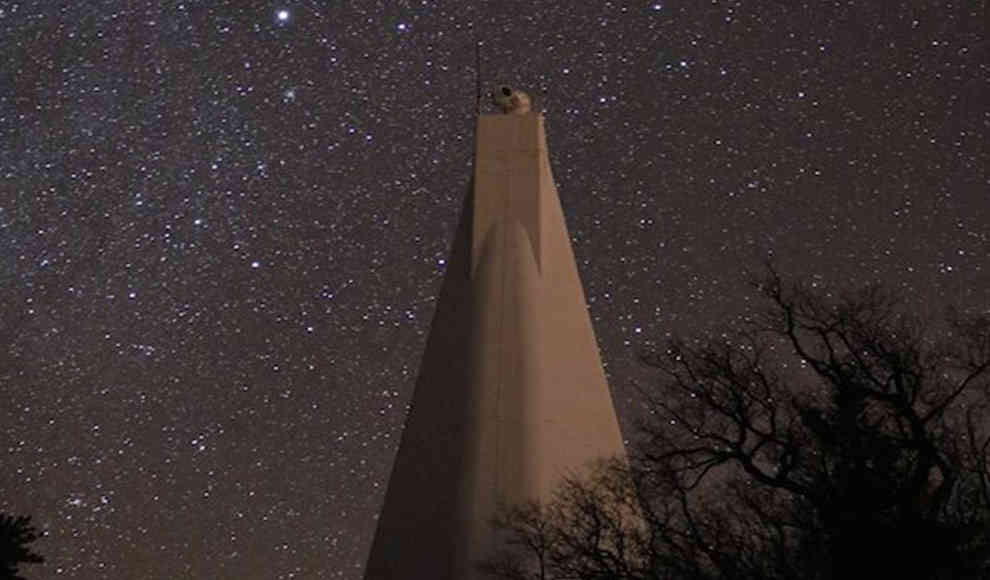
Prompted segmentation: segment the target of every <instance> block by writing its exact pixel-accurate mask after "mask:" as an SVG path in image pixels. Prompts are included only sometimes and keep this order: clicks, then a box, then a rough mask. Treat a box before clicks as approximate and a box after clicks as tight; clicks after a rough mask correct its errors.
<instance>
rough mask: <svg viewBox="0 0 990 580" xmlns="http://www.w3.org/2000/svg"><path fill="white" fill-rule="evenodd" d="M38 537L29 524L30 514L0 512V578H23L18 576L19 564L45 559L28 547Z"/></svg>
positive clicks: (20, 579)
mask: <svg viewBox="0 0 990 580" xmlns="http://www.w3.org/2000/svg"><path fill="white" fill-rule="evenodd" d="M39 537H40V536H39V535H38V531H37V530H36V529H35V528H34V526H32V525H31V517H30V516H10V515H7V514H5V513H0V580H24V578H23V577H22V576H18V574H19V572H20V570H18V567H19V565H20V564H38V563H41V562H44V561H45V559H44V558H42V557H41V556H39V555H38V554H35V553H34V552H32V551H31V549H30V548H29V547H28V544H30V543H31V542H34V541H35V540H37V539H38V538H39Z"/></svg>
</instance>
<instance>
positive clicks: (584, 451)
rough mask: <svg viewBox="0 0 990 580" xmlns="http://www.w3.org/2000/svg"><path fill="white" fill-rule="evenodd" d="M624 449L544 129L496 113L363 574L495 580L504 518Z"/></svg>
mask: <svg viewBox="0 0 990 580" xmlns="http://www.w3.org/2000/svg"><path fill="white" fill-rule="evenodd" d="M621 453H623V447H622V437H621V434H620V432H619V427H618V423H617V421H616V417H615V411H614V408H613V405H612V400H611V396H610V394H609V391H608V386H607V384H606V382H605V376H604V373H603V371H602V367H601V361H600V358H599V354H598V349H597V345H596V343H595V338H594V333H593V331H592V328H591V322H590V320H589V317H588V311H587V306H586V303H585V299H584V291H583V289H582V287H581V282H580V279H579V278H578V272H577V267H576V265H575V262H574V256H573V252H572V250H571V246H570V239H569V236H568V234H567V229H566V227H565V225H564V219H563V213H562V211H561V207H560V201H559V198H558V196H557V192H556V189H555V187H554V184H553V177H552V175H551V173H550V164H549V160H548V156H547V150H546V136H545V132H544V127H543V117H542V116H541V115H539V114H535V113H525V114H514V115H482V116H481V117H480V118H479V120H478V131H477V143H476V157H475V172H474V181H473V192H472V194H471V195H470V196H469V197H468V200H467V202H466V203H465V207H464V213H463V214H462V216H461V223H460V225H459V227H458V230H457V234H456V236H455V240H454V246H453V249H452V253H451V259H450V261H449V263H448V270H447V275H446V278H445V280H444V283H443V286H442V288H441V293H440V297H439V299H438V303H437V309H436V313H435V315H434V319H433V324H432V327H431V330H430V337H429V339H428V341H427V346H426V351H425V353H424V356H423V362H422V365H421V367H420V374H419V378H418V380H417V383H416V389H415V392H414V394H413V400H412V406H411V410H410V413H409V417H408V419H407V421H406V426H405V430H404V431H403V435H402V441H401V443H400V446H399V451H398V454H397V456H396V461H395V465H394V467H393V470H392V475H391V478H390V480H389V487H388V491H387V493H386V497H385V505H384V507H383V509H382V512H381V516H380V519H379V522H378V528H377V530H376V534H375V539H374V542H373V544H372V549H371V555H370V557H369V560H368V567H367V571H366V573H365V578H366V579H368V580H384V579H398V578H404V579H406V578H433V579H438V580H445V579H451V580H453V579H457V580H466V579H474V578H481V576H480V574H479V573H477V572H476V571H475V570H474V563H475V562H476V561H477V560H478V559H480V558H483V557H485V556H486V555H488V554H489V553H490V551H491V549H492V548H493V547H494V544H493V543H494V535H493V533H492V530H491V528H490V526H489V521H490V519H491V517H492V516H493V515H494V513H495V510H496V508H497V506H499V505H502V504H514V503H518V502H522V501H526V500H531V499H546V498H548V496H549V494H550V493H551V492H552V490H553V489H554V488H555V487H556V485H557V484H558V483H559V482H560V480H561V478H562V477H563V476H564V475H568V474H573V473H576V472H579V471H580V470H581V469H584V468H585V467H586V466H587V465H589V463H590V462H592V461H594V460H597V459H601V458H605V457H611V456H614V455H617V454H621Z"/></svg>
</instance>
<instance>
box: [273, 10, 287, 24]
mask: <svg viewBox="0 0 990 580" xmlns="http://www.w3.org/2000/svg"><path fill="white" fill-rule="evenodd" d="M275 16H276V17H277V18H278V21H279V22H285V21H287V20H288V19H289V11H288V10H286V9H284V8H283V9H281V10H279V11H278V12H276V13H275Z"/></svg>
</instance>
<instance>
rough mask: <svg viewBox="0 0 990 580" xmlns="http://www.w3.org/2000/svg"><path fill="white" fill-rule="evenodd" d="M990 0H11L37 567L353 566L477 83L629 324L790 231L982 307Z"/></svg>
mask: <svg viewBox="0 0 990 580" xmlns="http://www.w3.org/2000/svg"><path fill="white" fill-rule="evenodd" d="M987 19H988V14H987V10H986V2H984V1H976V0H961V1H956V2H885V1H881V0H867V1H863V2H855V1H841V2H839V1H834V2H812V3H808V4H805V5H803V6H800V7H799V6H798V2H770V1H751V2H746V1H738V2H732V1H726V2H723V1H717V0H712V1H705V2H701V1H683V2H674V1H662V2H622V1H618V0H616V1H612V2H559V3H558V2H516V1H502V2H441V3H434V2H426V1H422V2H392V1H389V2H370V1H361V2H337V1H333V2H329V1H325V0H321V1H316V0H310V1H306V2H302V1H300V2H284V3H277V2H263V1H256V0H236V1H235V0H228V1H216V2H206V1H202V2H201V1H196V0H185V1H179V0H161V1H157V2H148V1H138V0H130V1H122V0H121V1H113V0H103V1H96V0H91V1H85V0H40V1H31V0H29V1H26V2H11V1H3V0H0V338H2V343H0V437H2V439H0V443H2V444H0V454H2V463H0V510H3V511H8V512H14V513H19V514H28V515H32V516H34V521H35V523H36V524H37V525H38V526H39V527H41V528H43V529H44V530H46V532H47V537H45V538H43V539H42V540H39V541H38V542H37V543H36V544H34V547H35V549H36V550H37V551H38V552H40V553H42V554H43V555H45V556H46V557H47V559H48V563H46V564H43V565H33V566H28V567H25V568H24V571H25V572H26V573H27V575H28V577H29V578H32V579H36V578H37V579H44V578H79V579H100V578H108V579H110V578H112V579H121V578H128V579H129V578H243V579H269V578H342V579H347V580H356V579H358V578H360V577H361V573H362V569H363V566H364V560H365V558H366V556H367V552H368V549H369V547H370V541H371V537H372V533H373V529H374V525H375V518H376V514H377V510H378V509H379V507H380V504H381V502H382V500H383V496H384V491H385V486H386V482H387V477H388V472H389V469H390V466H391V460H392V458H393V455H394V453H395V450H396V446H397V444H398V440H399V438H400V435H401V427H402V423H403V419H404V414H405V412H406V408H407V403H408V402H409V400H410V397H411V395H412V386H413V383H414V381H415V377H416V372H417V369H418V365H419V356H420V355H421V353H422V350H423V347H424V344H425V339H426V334H427V331H428V327H429V322H430V319H431V316H432V313H433V310H434V300H435V298H436V294H437V292H438V289H439V286H440V283H441V280H442V277H443V275H444V267H445V259H446V256H447V252H448V250H449V245H450V243H451V241H452V236H453V232H454V228H455V226H456V223H457V218H458V212H459V211H460V208H461V203H462V200H463V199H464V196H465V194H466V193H467V188H468V186H469V180H470V175H471V171H472V165H471V158H472V154H473V131H474V106H475V103H474V95H475V80H476V79H475V66H474V61H475V49H474V46H475V42H476V41H480V42H482V45H481V71H482V80H483V83H484V84H485V86H486V87H488V88H490V87H492V86H493V85H495V84H496V83H498V82H507V83H510V84H513V85H516V86H519V87H521V88H523V89H524V90H527V91H528V92H529V93H530V94H531V95H532V96H533V98H534V102H535V108H536V109H538V110H545V111H546V118H547V133H548V141H549V148H550V157H551V164H552V166H553V170H554V176H555V179H556V181H557V184H558V188H559V190H560V195H561V201H562V203H563V207H564V212H565V214H566V217H567V220H568V226H569V228H570V232H571V235H572V237H573V240H574V248H575V252H576V255H577V259H578V266H579V269H580V271H581V274H582V277H583V279H584V285H585V289H586V293H587V297H588V301H589V304H590V309H591V310H590V311H591V315H592V318H593V322H594V324H595V328H596V332H597V334H598V339H599V342H600V344H601V348H602V352H603V357H604V360H605V362H606V365H607V367H606V370H607V371H608V373H609V375H610V380H611V385H612V389H613V395H614V397H615V400H616V404H617V407H618V408H619V410H620V417H621V418H622V420H623V426H624V428H626V429H627V436H629V435H630V434H631V431H632V418H633V416H635V415H636V410H637V408H638V402H637V388H638V387H639V386H643V385H648V384H649V382H650V381H651V380H652V375H651V374H650V373H649V372H647V371H645V370H643V369H642V368H640V366H639V363H637V362H636V354H637V352H639V351H640V350H641V349H642V348H644V346H645V345H647V344H648V343H649V341H657V340H662V339H663V337H664V336H665V335H666V334H667V333H671V332H677V333H698V332H710V329H711V328H713V325H717V324H719V322H720V321H721V320H726V319H730V318H731V317H733V316H735V315H736V314H738V313H740V312H743V311H745V309H747V308H749V307H751V306H752V304H753V303H752V301H751V298H750V295H749V294H748V293H747V291H745V289H744V288H743V287H742V285H741V284H740V280H741V278H742V276H743V274H744V270H745V269H747V268H754V269H757V268H759V267H760V263H761V260H763V259H764V258H765V257H767V256H768V255H772V256H773V257H774V259H775V260H776V263H777V265H778V267H779V268H780V270H781V271H782V272H784V273H785V274H788V275H799V276H805V277H810V279H811V280H813V281H815V282H816V283H821V284H829V285H835V286H839V287H841V286H846V285H851V284H859V283H864V282H869V281H874V280H880V281H883V282H885V283H887V284H890V285H891V286H893V287H895V288H901V289H903V291H904V292H905V293H906V296H907V299H908V301H909V303H910V304H911V305H912V307H914V308H917V310H918V312H919V313H921V314H922V315H924V316H934V315H936V314H938V313H939V312H940V311H941V310H942V309H943V308H944V307H945V306H946V305H947V304H951V303H954V304H959V305H961V306H963V307H964V308H978V309H982V310H986V309H987V308H988V305H990V170H988V167H990V151H988V134H990V110H988V103H990V58H988V54H990V48H988V44H987V22H988V20H987Z"/></svg>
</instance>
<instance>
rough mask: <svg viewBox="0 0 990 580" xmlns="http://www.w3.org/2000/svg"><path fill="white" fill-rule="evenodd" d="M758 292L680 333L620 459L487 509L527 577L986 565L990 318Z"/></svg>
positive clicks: (883, 298) (861, 295)
mask: <svg viewBox="0 0 990 580" xmlns="http://www.w3.org/2000/svg"><path fill="white" fill-rule="evenodd" d="M754 284H755V287H756V288H757V289H758V290H759V293H760V294H761V295H762V296H763V298H765V299H766V302H767V304H768V307H767V308H766V309H765V310H764V311H762V312H760V313H758V314H756V315H754V316H752V317H750V318H748V319H746V320H745V321H743V322H742V323H741V324H739V325H737V326H736V329H735V330H726V331H725V332H724V333H722V334H719V335H714V336H710V337H708V338H703V339H694V340H685V339H673V340H671V341H670V342H669V343H668V344H667V345H666V348H664V349H659V350H657V351H655V352H651V353H648V354H647V355H645V356H644V360H645V362H646V363H647V364H649V365H650V366H651V367H653V368H655V369H657V370H658V372H659V374H660V375H661V376H662V380H661V381H660V384H659V385H658V387H657V388H656V389H655V390H652V391H650V392H648V393H646V394H645V395H646V400H647V402H648V407H649V410H650V419H649V420H646V421H643V422H642V424H641V425H640V435H641V439H640V440H639V443H637V444H636V445H635V447H634V448H633V449H632V450H631V451H630V458H629V460H628V461H614V462H612V463H610V464H608V465H605V466H603V467H600V468H598V469H597V470H596V471H595V473H594V474H593V476H592V477H591V478H589V479H571V480H569V481H567V482H566V483H565V484H564V485H563V487H562V488H561V489H560V491H559V492H558V493H557V495H556V498H555V499H554V500H553V501H551V502H549V503H548V504H547V505H537V504H530V505H527V506H515V507H513V508H511V509H507V510H506V511H504V512H503V514H502V515H501V516H500V517H499V518H497V519H496V521H495V522H493V523H494V524H495V526H496V528H497V529H498V530H500V533H501V534H502V535H503V537H504V538H505V541H504V542H503V548H502V549H501V551H499V552H498V553H497V554H496V555H495V556H494V557H492V558H491V559H490V560H488V561H486V562H484V563H482V564H481V567H482V568H483V569H484V570H486V571H488V572H489V573H491V574H492V575H494V576H496V577H502V578H511V579H516V580H529V579H537V578H538V579H541V580H549V579H555V578H559V579H563V578H579V579H592V578H595V579H619V578H630V579H647V578H649V579H661V578H663V579H671V580H674V579H688V578H690V579H722V578H725V579H728V578H733V579H754V580H756V579H778V578H779V579H784V578H799V577H800V578H812V579H816V578H817V579H830V578H847V577H873V576H885V577H886V576H890V577H897V578H987V577H990V451H988V450H990V318H988V316H986V315H963V314H960V313H958V312H954V313H950V315H949V316H948V317H947V318H946V320H945V322H944V323H940V324H938V325H936V324H923V323H922V322H921V321H920V320H919V319H918V318H916V317H914V316H912V315H911V314H910V313H909V312H907V310H906V308H905V307H904V305H903V303H902V302H901V301H900V300H898V298H897V297H896V296H895V295H893V294H892V293H890V292H888V291H885V290H884V289H883V288H881V287H879V286H868V287H865V288H862V289H859V290H855V291H851V292H846V293H838V294H836V293H832V292H829V291H827V290H825V289H821V288H815V287H811V286H808V285H804V284H801V283H785V281H784V280H783V279H782V278H781V277H780V276H779V275H778V274H777V272H776V271H774V270H773V269H772V267H771V268H769V273H768V275H767V276H766V277H764V278H761V279H760V280H759V281H756V282H755V283H754Z"/></svg>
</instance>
